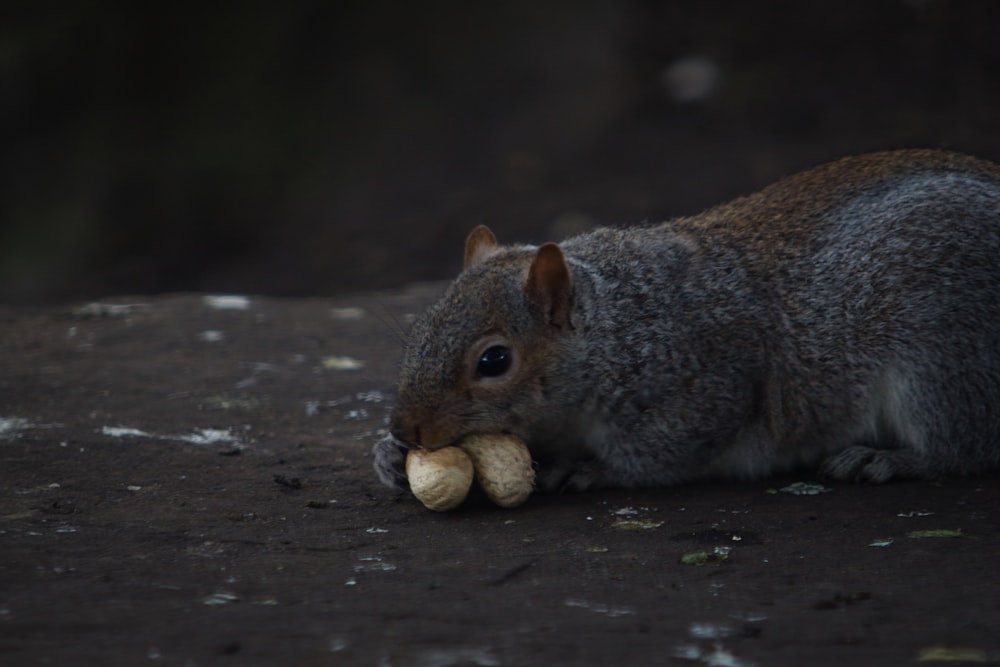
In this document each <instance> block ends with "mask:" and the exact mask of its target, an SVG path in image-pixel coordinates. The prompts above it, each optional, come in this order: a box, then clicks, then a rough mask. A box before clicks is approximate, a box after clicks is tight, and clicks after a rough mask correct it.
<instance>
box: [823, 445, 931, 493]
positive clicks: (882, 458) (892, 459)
mask: <svg viewBox="0 0 1000 667" xmlns="http://www.w3.org/2000/svg"><path fill="white" fill-rule="evenodd" d="M917 467H918V466H917V461H916V457H915V456H914V455H913V453H912V452H909V451H907V450H902V449H892V450H888V449H872V448H871V447H860V446H859V447H848V448H847V449H845V450H844V451H842V452H840V453H838V454H835V455H833V456H831V457H830V458H828V459H826V460H825V461H824V462H823V465H822V467H821V468H820V475H821V476H822V477H826V478H828V479H836V480H841V481H845V482H873V483H875V484H880V483H882V482H887V481H889V480H890V479H892V478H894V477H914V476H916V475H917Z"/></svg>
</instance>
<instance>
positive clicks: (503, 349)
mask: <svg viewBox="0 0 1000 667" xmlns="http://www.w3.org/2000/svg"><path fill="white" fill-rule="evenodd" d="M513 357H514V355H513V352H512V351H511V349H510V348H509V347H507V346H506V345H491V346H490V347H488V348H486V349H485V350H483V353H482V354H481V355H479V361H477V362H476V373H477V374H478V375H479V376H480V377H487V378H495V377H500V376H501V375H503V374H504V373H506V372H507V371H508V370H510V364H511V361H512V360H513Z"/></svg>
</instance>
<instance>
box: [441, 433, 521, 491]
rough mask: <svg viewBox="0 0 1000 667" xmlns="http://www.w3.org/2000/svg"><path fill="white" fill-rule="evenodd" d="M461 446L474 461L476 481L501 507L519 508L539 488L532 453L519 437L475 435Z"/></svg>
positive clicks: (460, 444)
mask: <svg viewBox="0 0 1000 667" xmlns="http://www.w3.org/2000/svg"><path fill="white" fill-rule="evenodd" d="M459 446H460V447H461V448H462V449H463V450H464V451H465V452H466V453H467V454H468V455H469V458H471V459H472V465H473V467H474V468H475V471H476V481H477V482H479V486H480V487H482V489H483V491H484V492H485V493H486V496H487V497H488V498H489V499H490V500H491V501H493V502H494V503H495V504H497V505H499V506H500V507H517V506H518V505H520V504H522V503H523V502H524V501H526V500H527V499H528V496H530V495H531V491H532V489H533V488H534V486H535V470H534V468H533V467H532V466H531V453H530V452H529V451H528V447H527V446H526V445H525V444H524V441H522V440H521V439H520V438H518V437H517V436H513V435H508V434H505V433H493V434H486V435H471V436H468V437H466V438H465V439H464V440H462V442H461V443H459Z"/></svg>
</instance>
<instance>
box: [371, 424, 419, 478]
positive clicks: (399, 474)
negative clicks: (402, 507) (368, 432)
mask: <svg viewBox="0 0 1000 667" xmlns="http://www.w3.org/2000/svg"><path fill="white" fill-rule="evenodd" d="M407 451H409V448H408V447H407V446H406V445H404V444H403V443H401V442H400V441H399V440H396V439H395V438H394V437H392V436H391V435H387V436H385V437H384V438H382V439H381V440H379V441H378V442H376V443H375V445H374V446H373V447H372V455H373V457H374V459H375V461H374V465H375V474H376V475H377V476H378V478H379V481H381V482H382V483H383V484H385V485H386V486H388V487H389V488H390V489H396V490H399V491H406V490H407V489H409V488H410V484H409V482H408V481H407V480H406V453H407Z"/></svg>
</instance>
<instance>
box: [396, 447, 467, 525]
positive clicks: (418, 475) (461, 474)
mask: <svg viewBox="0 0 1000 667" xmlns="http://www.w3.org/2000/svg"><path fill="white" fill-rule="evenodd" d="M406 476H407V478H408V479H409V481H410V490H411V491H412V492H413V495H414V496H416V497H417V500H419V501H420V502H421V503H423V504H424V507H426V508H427V509H430V510H434V511H435V512H445V511H447V510H450V509H454V508H456V507H458V506H459V505H461V504H462V501H464V500H465V497H466V496H467V495H469V487H471V486H472V477H473V471H472V460H471V459H470V458H469V456H468V455H467V454H466V453H465V452H464V451H462V450H461V449H459V448H458V447H442V448H441V449H436V450H434V451H428V450H426V449H411V450H410V451H409V452H408V453H407V455H406Z"/></svg>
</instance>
